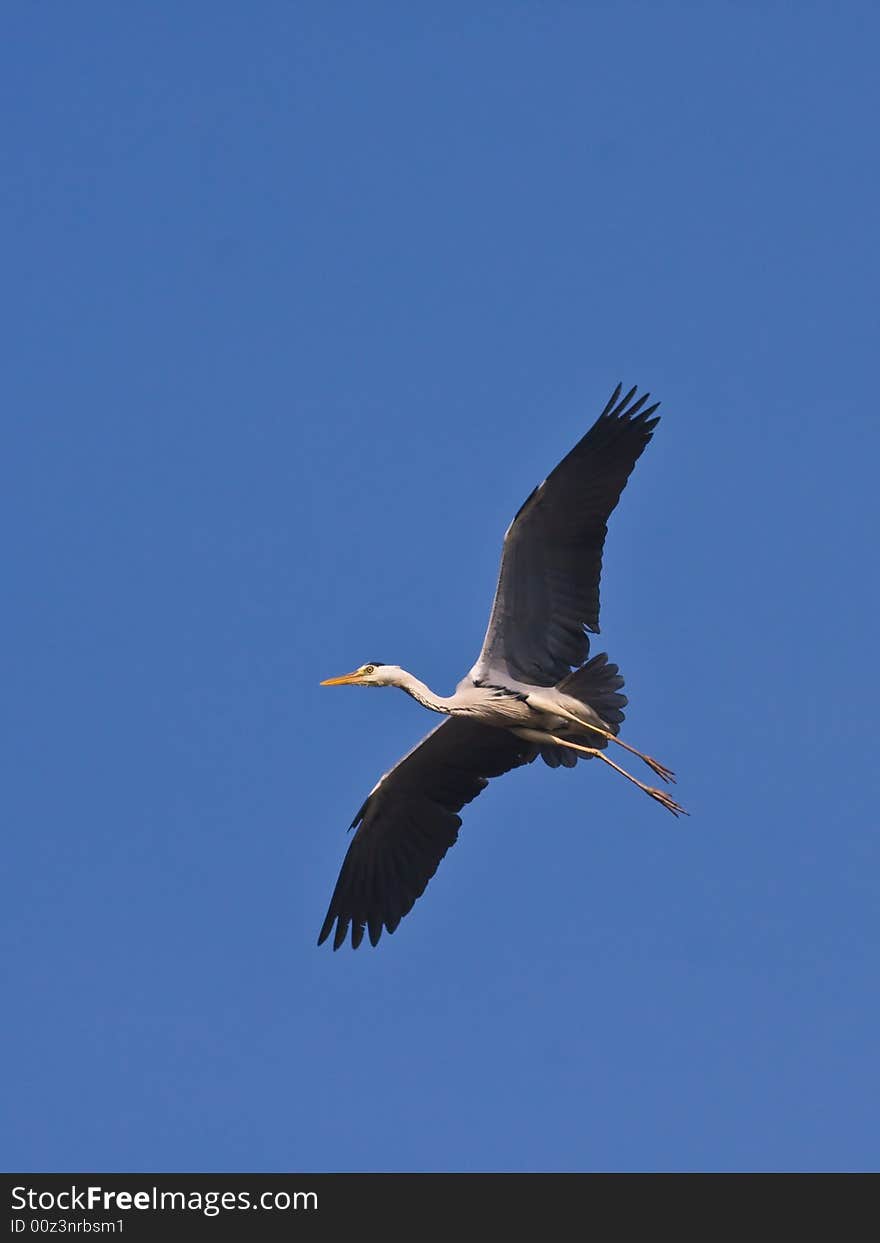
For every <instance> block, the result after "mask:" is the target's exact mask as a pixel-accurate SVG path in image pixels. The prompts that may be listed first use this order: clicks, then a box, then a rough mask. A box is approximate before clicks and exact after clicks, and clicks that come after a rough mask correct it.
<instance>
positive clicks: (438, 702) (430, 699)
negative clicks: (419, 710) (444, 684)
mask: <svg viewBox="0 0 880 1243" xmlns="http://www.w3.org/2000/svg"><path fill="white" fill-rule="evenodd" d="M397 685H398V686H399V687H400V689H401V690H402V691H406V693H407V695H411V696H412V697H413V699H417V700H418V701H419V703H420V704H423V705H424V706H425V707H426V708H430V709H431V711H432V712H445V713H447V714H449V713H451V712H452V711H453V709H454V708H455V697H454V696H446V695H435V694H434V692H433V691H432V690H431V688H430V686H426V685H425V683H424V682H420V681H419V679H418V678H415V677H413V675H412V674H411V673H407V671H406V670H405V669H403V670H401V676H400V678H399V679H398V681H397Z"/></svg>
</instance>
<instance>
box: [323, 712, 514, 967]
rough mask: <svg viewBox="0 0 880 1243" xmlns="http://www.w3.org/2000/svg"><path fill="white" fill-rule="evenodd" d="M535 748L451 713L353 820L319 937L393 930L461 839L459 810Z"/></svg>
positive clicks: (373, 938) (358, 937) (336, 943)
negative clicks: (350, 835) (353, 831)
mask: <svg viewBox="0 0 880 1243" xmlns="http://www.w3.org/2000/svg"><path fill="white" fill-rule="evenodd" d="M536 754H537V748H535V747H533V746H531V745H530V744H529V743H526V742H523V741H521V740H520V739H518V738H516V737H514V735H513V734H511V733H509V732H508V731H507V730H504V729H493V728H492V727H491V726H489V725H483V724H481V723H480V722H479V721H472V720H468V719H467V718H463V717H450V718H449V719H447V720H446V721H444V722H443V724H441V725H439V726H438V727H437V728H436V729H435V730H432V732H431V733H430V734H428V736H427V737H426V738H423V739H422V741H421V742H420V743H419V744H418V746H416V747H414V748H413V750H412V751H410V752H409V754H408V755H405V756H404V757H403V759H402V760H400V762H399V763H398V764H397V765H396V766H395V767H394V768H392V770H391V771H390V772H389V773H386V775H385V776H384V777H383V778H382V780H381V781H380V782H379V784H378V785H377V786H376V788H375V789H374V790H373V792H372V793H371V794H370V795H369V797H368V798H367V800H366V802H365V803H364V804H363V806H362V807H361V809H360V811H359V812H358V814H357V815H356V816H355V818H354V822H353V824H352V826H351V827H352V828H353V829H357V832H356V833H355V835H354V838H353V839H352V842H351V845H350V846H349V848H348V852H347V854H346V856H345V859H344V861H343V864H342V870H341V871H340V873H339V879H338V881H337V882H336V888H335V889H334V891H333V897H332V898H331V899H330V907H329V909H328V911H327V917H326V919H325V920H324V923H323V926H322V928H321V932H320V935H319V937H318V944H319V945H320V944H322V942H324V941H326V940H327V938H328V937H329V936H330V934H331V932H333V931H334V924H335V933H334V936H333V948H334V949H339V947H340V946H341V945H342V944H343V943H344V941H345V939H346V937H347V936H348V933H349V929H350V930H351V944H352V946H353V947H354V948H355V949H357V947H358V946H359V945H360V943H361V941H362V940H363V937H364V931H365V930H366V931H368V933H369V937H370V942H371V944H372V945H375V944H376V943H377V941H378V940H379V938H380V936H381V935H382V930H383V928H385V929H387V930H388V932H393V931H394V930H395V928H396V927H397V925H398V924H399V923H400V921H401V919H402V918H403V917H404V915H406V914H407V912H408V911H410V910H411V909H412V907H413V905H414V904H415V902H416V900H417V899H418V898H419V897H420V896H421V895H422V893H423V892H424V890H425V887H426V885H427V884H428V881H429V880H430V879H431V877H432V876H433V875H434V873H435V872H436V871H437V868H438V866H439V864H440V860H441V859H442V858H443V856H444V855H445V854H446V852H447V850H448V849H449V847H450V846H452V845H454V843H455V841H456V839H457V838H458V830H459V828H460V826H461V817H460V816H459V814H458V813H459V812H460V811H461V809H462V807H464V806H465V804H467V803H470V802H472V801H473V800H474V799H475V798H476V797H477V796H478V795H479V794H480V793H481V792H482V791H483V790H484V789H485V788H486V786H487V785H488V784H489V778H490V777H499V776H500V775H501V774H502V773H506V772H509V771H510V769H512V768H518V767H519V766H520V765H521V764H528V763H531V761H532V760H533V759H534V758H535V756H536Z"/></svg>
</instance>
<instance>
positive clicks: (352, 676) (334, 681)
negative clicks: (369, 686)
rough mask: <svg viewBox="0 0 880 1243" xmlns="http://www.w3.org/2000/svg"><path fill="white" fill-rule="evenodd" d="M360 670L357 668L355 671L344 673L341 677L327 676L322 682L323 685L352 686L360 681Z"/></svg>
mask: <svg viewBox="0 0 880 1243" xmlns="http://www.w3.org/2000/svg"><path fill="white" fill-rule="evenodd" d="M360 680H361V674H360V671H359V670H357V669H355V671H354V673H343V675H342V677H341V678H327V679H326V680H325V681H323V682H322V683H321V685H322V686H350V685H351V684H352V683H354V682H360Z"/></svg>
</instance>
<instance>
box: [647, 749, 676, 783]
mask: <svg viewBox="0 0 880 1243" xmlns="http://www.w3.org/2000/svg"><path fill="white" fill-rule="evenodd" d="M642 759H643V760H644V761H645V763H646V764H647V765H648V767H649V768H650V770H651V772H653V773H656V774H657V776H658V777H659V778H660V780H661V781H666V782H669V781H671V782H673V783H674V782H675V773H674V772H673V771H672V769H671V768H667V767H666V765H665V764H661V763H660V761H659V760H655V759H654V758H653V757H652V756H650V755H643V756H642Z"/></svg>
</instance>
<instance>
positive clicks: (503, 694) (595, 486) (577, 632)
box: [318, 384, 687, 949]
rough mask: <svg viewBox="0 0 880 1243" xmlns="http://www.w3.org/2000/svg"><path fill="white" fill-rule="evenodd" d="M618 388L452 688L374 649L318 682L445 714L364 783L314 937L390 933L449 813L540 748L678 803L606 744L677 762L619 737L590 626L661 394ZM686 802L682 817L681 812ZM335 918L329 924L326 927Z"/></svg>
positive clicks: (516, 526) (535, 507)
mask: <svg viewBox="0 0 880 1243" xmlns="http://www.w3.org/2000/svg"><path fill="white" fill-rule="evenodd" d="M620 392H621V385H619V384H618V386H617V388H616V389H615V390H614V392H613V393H612V395H611V399H610V400H609V402H608V404H607V405H606V407H605V409H604V410H603V411H602V413H601V414H600V415H599V418H598V419H597V420H596V422H595V423H594V424H593V426H592V427H591V428H590V430H589V431H588V432H587V434H586V435H585V436H584V437H583V439H582V440H580V441H579V442H578V443H577V444H576V445H575V447H574V448H573V449H572V450H571V452H570V453H569V454H568V455H567V456H566V457H564V458H563V459H562V461H561V462H560V463H559V465H558V466H556V467H555V469H554V470H553V471H551V473H550V474H549V475H548V476H547V478H546V479H545V480H544V482H543V483H542V484H539V485H538V487H537V488H535V490H534V491H533V492H532V494H531V496H529V498H528V499H527V500H526V502H525V503H524V504H523V506H522V507H521V509H520V510H519V512H518V513H517V515H516V517H515V518H514V520H513V522H512V523H511V524H510V526H509V527H508V529H507V533H506V535H505V537H504V546H503V549H502V553H501V568H500V571H499V575H498V586H497V588H496V591H495V601H494V603H493V605H492V612H491V614H490V617H489V625H488V628H487V630H486V637H485V639H484V640H483V648H482V651H481V652H480V655H479V656H478V657H477V662H476V664H475V665H474V666H473V668H472V669H471V670H470V671H469V672H468V673H467V674H465V676H464V677H463V678H462V680H461V681H460V682H459V684H458V686H457V687H456V688H455V693H454V694H453V695H449V696H444V695H435V694H434V692H433V691H432V690H431V689H430V688H429V687H428V686H426V685H425V683H424V682H420V681H419V679H418V678H416V677H413V675H412V674H411V673H407V671H406V670H405V669H401V668H400V666H399V665H385V664H382V663H381V662H380V661H376V660H374V661H370V662H369V663H368V664H366V665H361V666H360V668H359V669H356V670H355V671H354V673H346V674H344V675H343V676H342V677H338V678H328V679H327V680H326V681H325V682H322V683H321V685H322V686H397V687H399V688H400V689H401V690H403V691H406V693H407V694H408V695H411V696H412V697H413V699H416V700H418V702H419V703H421V704H424V706H425V707H426V708H430V710H431V711H432V712H439V713H441V714H443V715H444V716H445V717H446V718H447V719H446V720H444V721H443V722H442V723H441V724H440V725H438V726H437V727H436V728H435V729H433V730H432V731H431V733H430V734H428V736H427V737H426V738H423V739H422V741H421V742H420V743H419V744H418V746H416V747H414V748H413V750H412V751H410V752H409V754H408V755H405V756H404V757H403V759H402V760H400V761H399V763H398V764H396V765H395V767H394V768H392V769H391V771H390V772H387V773H386V774H385V775H384V776H383V777H382V778H381V779H380V780H379V782H378V783H377V785H376V786H375V787H374V788H373V789H372V790H371V791H370V793H369V795H368V796H367V798H366V801H365V802H364V804H363V805H362V807H361V809H360V810H359V811H358V813H357V815H356V816H355V818H354V821H353V823H352V825H351V827H352V829H356V830H357V831H356V833H355V835H354V837H353V838H352V841H351V845H350V846H349V848H348V852H347V854H346V856H345V859H344V861H343V864H342V870H341V871H340V873H339V879H338V881H337V882H336V888H335V889H334V891H333V897H332V898H331V899H330V908H329V910H328V911H327V917H326V919H325V920H324V924H323V926H322V928H321V932H320V935H319V937H318V944H319V945H321V944H322V943H323V942H324V941H326V940H327V938H328V937H329V936H330V934H331V932H333V948H334V949H339V947H340V946H341V945H342V944H343V943H344V942H345V939H346V937H347V936H348V933H349V929H350V930H351V944H352V946H353V947H354V948H355V949H357V947H358V946H359V945H360V943H361V941H362V940H363V938H364V933H365V931H366V932H368V934H369V938H370V942H371V944H372V945H376V944H377V942H378V940H379V938H380V936H381V935H382V930H383V928H384V929H387V931H388V932H394V930H395V928H396V927H397V925H398V924H399V923H400V921H401V919H403V917H404V915H406V914H407V913H408V912H409V911H410V910H411V909H412V907H413V905H414V903H415V901H416V899H417V898H419V897H421V895H422V893H423V892H424V890H425V887H426V885H427V884H428V881H429V880H430V879H431V877H432V876H433V875H434V873H435V872H436V870H437V867H438V865H439V863H440V860H441V859H442V858H443V856H444V855H445V854H446V852H447V850H448V849H449V847H450V846H452V845H454V843H455V841H456V839H457V837H458V830H459V828H460V826H461V817H460V815H459V814H458V813H459V812H460V811H461V809H462V807H464V805H465V804H466V803H470V802H471V801H472V800H473V799H475V798H476V797H477V795H478V794H480V793H481V791H483V790H484V789H485V788H486V786H487V785H488V784H489V778H490V777H500V776H501V774H502V773H506V772H509V771H510V770H511V769H513V768H519V767H520V766H521V765H523V764H530V763H531V762H532V760H534V759H536V758H537V757H538V756H539V755H540V756H541V758H542V759H543V760H544V762H545V764H548V765H549V766H550V767H551V768H558V767H559V766H560V765H562V766H564V767H565V768H573V767H574V766H575V765H576V764H577V762H578V760H579V759H593V758H596V759H598V760H601V761H602V762H603V763H605V764H608V765H610V767H611V768H613V769H614V770H615V771H616V772H618V773H620V774H621V775H622V776H624V777H626V778H627V780H628V781H631V782H632V783H633V784H634V785H636V786H638V788H639V789H640V790H643V791H644V792H645V793H646V794H647V795H648V796H649V797H650V798H652V799H654V800H656V802H658V803H659V804H660V805H661V806H662V807H665V808H666V809H667V811H670V812H672V814H673V815H675V816H678V815H680V814H682V813H684V808H683V807H680V806H679V804H678V803H676V802H675V801H674V800H673V799H672V798H670V796H669V794H668V793H666V791H665V790H662V789H657V788H655V787H654V786H649V785H646V784H645V783H644V782H642V781H639V779H638V778H637V777H634V776H632V774H631V773H628V772H627V771H626V770H625V769H624V768H622V767H621V766H620V765H618V764H616V763H615V762H614V760H612V759H611V758H610V756H608V755H606V754H605V752H606V750H607V749H608V744H609V743H614V744H615V745H617V746H619V747H622V748H625V749H626V750H627V751H629V752H631V753H632V754H633V755H635V756H638V758H639V759H641V760H643V761H644V762H645V764H647V766H648V767H649V768H650V769H651V770H652V771H653V772H654V773H655V774H656V775H657V776H658V777H659V778H660V779H661V780H662V781H664V782H667V783H668V782H670V781H673V780H674V779H675V778H674V774H673V773H672V771H671V770H670V769H668V768H666V767H665V766H664V765H663V764H660V763H659V762H658V761H657V760H655V759H652V758H651V756H649V755H645V754H643V752H641V751H638V750H636V748H635V747H632V746H630V745H629V743H626V742H624V741H623V740H622V739H621V738H618V736H617V735H618V732H619V730H620V724H621V722H622V721H623V717H624V713H623V709H624V706H625V705H626V702H627V699H626V696H625V695H622V694H621V693H620V691H621V687H622V686H623V678H622V677H621V676H620V674H619V671H618V667H617V665H615V664H611V663H610V662H609V660H608V657H607V656H606V655H605V653H604V652H603V653H601V654H600V655H597V656H594V657H593V658H592V659H588V657H589V654H590V640H589V636H588V633H587V632H588V631H591V632H593V633H594V634H598V633H599V577H600V573H601V569H602V547H603V545H604V542H605V535H606V532H607V529H608V528H607V522H608V517H609V515H610V514H611V511H612V510H613V509H614V507H615V505H616V504H617V502H618V500H619V499H620V494H621V492H622V491H623V489H624V487H625V486H626V481H627V479H628V478H629V476H630V473H631V471H632V469H633V467H634V466H635V464H636V462H637V460H638V458H639V457H640V456H641V454H642V451H643V450H644V448H645V446H646V445H647V444H648V441H649V440H650V439H651V437H652V435H653V432H654V428H655V427H656V426H657V423H658V422H659V418H658V417H656V416H655V414H654V412H655V410H656V409H657V407H658V405H659V404H660V403H659V402H657V403H655V404H654V405H652V406H647V405H646V402H647V400H648V397H649V394H647V393H645V394H644V395H643V396H642V397H640V398H639V399H638V400H633V399H634V398H635V395H636V389H634V388H633V389H631V390H630V391H629V392H628V393H627V394H626V396H625V397H621V395H620ZM684 814H687V813H684ZM334 925H335V932H334Z"/></svg>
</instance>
